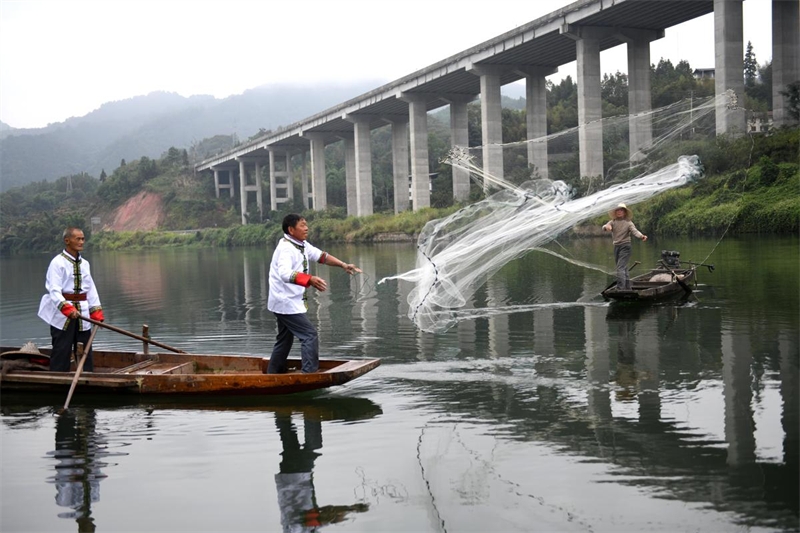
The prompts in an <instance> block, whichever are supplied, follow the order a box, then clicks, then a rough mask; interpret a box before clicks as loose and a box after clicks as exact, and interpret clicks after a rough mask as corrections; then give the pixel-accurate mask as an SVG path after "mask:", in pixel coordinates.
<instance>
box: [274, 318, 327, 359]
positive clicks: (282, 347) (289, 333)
mask: <svg viewBox="0 0 800 533" xmlns="http://www.w3.org/2000/svg"><path fill="white" fill-rule="evenodd" d="M274 314H275V318H277V319H278V337H277V339H276V340H275V346H274V347H273V348H272V355H271V356H270V358H269V366H268V367H267V374H283V373H284V372H286V359H287V358H288V357H289V350H291V349H292V344H293V343H294V338H295V337H297V338H298V339H300V357H301V361H302V370H303V372H306V373H309V372H316V371H317V370H319V337H318V336H317V328H315V327H314V324H312V323H311V321H310V320H309V319H308V317H307V316H306V314H305V313H299V314H296V315H281V314H278V313H274Z"/></svg>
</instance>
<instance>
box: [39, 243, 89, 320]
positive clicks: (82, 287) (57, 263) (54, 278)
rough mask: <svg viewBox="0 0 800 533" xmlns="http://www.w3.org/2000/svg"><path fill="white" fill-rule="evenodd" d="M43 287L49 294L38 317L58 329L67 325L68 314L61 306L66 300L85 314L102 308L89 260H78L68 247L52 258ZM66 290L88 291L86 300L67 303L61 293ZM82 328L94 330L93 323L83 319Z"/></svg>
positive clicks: (40, 303)
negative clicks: (67, 249) (65, 313)
mask: <svg viewBox="0 0 800 533" xmlns="http://www.w3.org/2000/svg"><path fill="white" fill-rule="evenodd" d="M44 286H45V289H46V290H47V294H45V295H44V296H42V300H41V302H39V318H41V319H42V320H44V321H45V322H47V323H48V324H50V325H51V326H53V327H56V328H58V329H66V328H67V325H68V324H67V317H66V316H64V314H63V313H62V312H61V308H62V307H63V306H64V305H65V304H67V303H69V304H71V305H72V306H73V307H75V309H77V310H78V312H79V313H80V314H82V315H83V316H89V314H91V313H92V312H93V311H96V310H97V309H101V308H102V306H101V305H100V297H99V296H98V295H97V287H96V286H95V284H94V280H92V272H91V269H90V268H89V261H87V260H86V259H84V258H82V257H80V256H79V257H78V258H77V259H76V258H74V257H72V256H71V255H70V254H69V253H67V251H66V250H64V251H63V252H61V253H60V254H58V255H57V256H55V257H54V258H53V260H52V261H50V266H49V267H48V268H47V276H46V278H45V284H44ZM76 289H77V290H76ZM64 292H66V293H74V292H79V293H81V294H86V301H84V302H68V301H67V300H66V298H64V295H63V294H62V293H64ZM79 327H80V329H81V330H83V331H85V330H87V329H91V327H92V325H91V324H90V323H89V322H86V321H85V320H81V321H80V326H79Z"/></svg>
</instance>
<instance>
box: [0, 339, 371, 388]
mask: <svg viewBox="0 0 800 533" xmlns="http://www.w3.org/2000/svg"><path fill="white" fill-rule="evenodd" d="M40 352H41V354H44V355H45V356H49V354H50V350H49V349H42V350H40ZM37 357H38V358H39V359H41V357H39V356H36V354H31V353H29V352H24V351H21V350H20V348H19V347H0V360H1V361H2V362H3V371H2V375H1V376H0V390H2V391H3V392H7V391H8V392H10V391H23V390H33V391H59V392H63V393H66V392H67V391H68V390H69V388H70V385H71V383H72V379H73V377H74V375H75V373H74V365H73V372H50V371H49V370H46V367H41V366H38V365H36V362H37ZM93 358H94V370H95V371H94V372H83V373H81V374H80V376H79V377H78V384H77V390H78V391H80V392H104V393H123V394H173V395H230V394H237V395H246V394H250V395H273V394H291V393H297V392H305V391H312V390H316V389H324V388H327V387H334V386H336V385H342V384H344V383H347V382H348V381H351V380H353V379H355V378H357V377H359V376H361V375H363V374H366V373H367V372H369V371H370V370H372V369H374V368H376V367H377V366H378V365H379V364H380V359H363V360H339V359H321V360H320V364H319V371H317V372H315V373H312V374H303V373H302V372H300V360H299V359H290V360H289V361H288V362H287V366H288V372H287V373H285V374H267V373H266V370H267V365H268V363H269V358H264V357H260V356H252V355H203V354H187V353H150V354H148V355H145V354H144V353H141V352H139V353H136V352H122V351H104V350H93ZM37 366H38V368H37Z"/></svg>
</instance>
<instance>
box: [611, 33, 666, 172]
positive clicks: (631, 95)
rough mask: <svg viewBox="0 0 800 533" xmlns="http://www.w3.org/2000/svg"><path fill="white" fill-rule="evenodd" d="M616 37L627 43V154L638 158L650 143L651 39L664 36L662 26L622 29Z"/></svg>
mask: <svg viewBox="0 0 800 533" xmlns="http://www.w3.org/2000/svg"><path fill="white" fill-rule="evenodd" d="M616 37H617V38H618V39H619V40H620V41H622V42H625V43H627V46H628V131H629V133H628V140H629V150H630V158H631V159H632V160H634V161H637V160H639V159H642V158H643V157H644V153H643V152H644V150H648V149H649V148H650V147H652V146H653V117H652V115H651V114H650V113H649V111H652V109H653V104H652V96H651V93H650V43H651V42H652V41H655V40H657V39H661V38H662V37H664V30H658V31H652V30H638V29H623V30H620V33H618V34H617V35H616Z"/></svg>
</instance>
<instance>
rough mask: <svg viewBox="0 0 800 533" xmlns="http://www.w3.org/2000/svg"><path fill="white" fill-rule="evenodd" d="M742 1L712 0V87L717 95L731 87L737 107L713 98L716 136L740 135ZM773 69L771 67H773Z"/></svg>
mask: <svg viewBox="0 0 800 533" xmlns="http://www.w3.org/2000/svg"><path fill="white" fill-rule="evenodd" d="M742 20H743V19H742V0H714V55H715V58H716V61H715V66H714V67H715V68H714V70H715V72H714V87H715V92H716V95H717V96H721V95H723V94H725V92H726V91H728V90H729V89H730V90H733V92H734V93H736V99H737V102H736V103H737V106H735V108H733V109H732V108H731V107H734V106H731V104H732V102H729V101H728V99H727V98H721V99H719V100H718V101H717V108H716V118H717V135H723V134H726V133H727V134H731V135H744V133H745V132H746V131H747V129H746V120H745V114H744V108H743V106H744V76H743V75H742V72H744V25H743V22H742ZM773 71H774V68H773Z"/></svg>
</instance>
